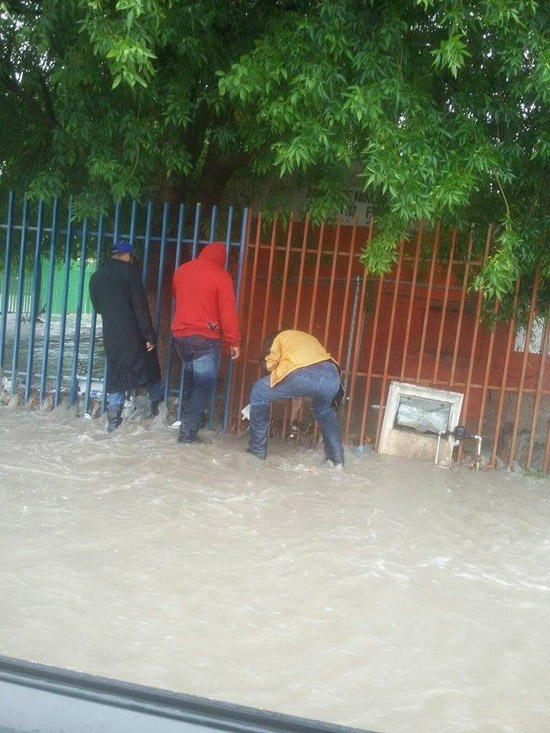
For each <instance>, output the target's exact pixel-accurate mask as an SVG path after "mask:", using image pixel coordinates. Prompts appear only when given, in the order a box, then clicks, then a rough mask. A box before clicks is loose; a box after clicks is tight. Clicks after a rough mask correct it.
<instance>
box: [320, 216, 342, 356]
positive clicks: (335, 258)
mask: <svg viewBox="0 0 550 733" xmlns="http://www.w3.org/2000/svg"><path fill="white" fill-rule="evenodd" d="M341 229H342V217H341V216H340V215H338V220H337V224H336V236H335V238H334V250H333V252H332V267H331V272H330V285H329V291H328V303H327V315H326V318H325V331H324V334H323V346H324V347H325V349H326V348H327V340H328V333H329V328H330V317H331V314H332V301H333V299H334V282H335V278H336V269H337V263H338V251H339V248H340V232H341Z"/></svg>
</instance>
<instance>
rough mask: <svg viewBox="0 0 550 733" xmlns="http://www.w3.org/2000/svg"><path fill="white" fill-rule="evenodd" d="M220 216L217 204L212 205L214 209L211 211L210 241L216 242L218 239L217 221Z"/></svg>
mask: <svg viewBox="0 0 550 733" xmlns="http://www.w3.org/2000/svg"><path fill="white" fill-rule="evenodd" d="M217 218H218V207H217V206H216V204H214V206H212V211H211V213H210V238H209V239H210V242H214V241H215V239H216V223H217Z"/></svg>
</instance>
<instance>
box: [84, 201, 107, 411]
mask: <svg viewBox="0 0 550 733" xmlns="http://www.w3.org/2000/svg"><path fill="white" fill-rule="evenodd" d="M103 227H104V216H103V214H101V215H100V217H99V221H98V223H97V249H96V269H97V268H98V267H99V266H100V264H101V246H102V244H103ZM96 326H97V313H96V310H95V308H93V309H92V322H91V325H90V351H89V352H88V368H87V370H86V394H85V396H84V412H86V413H89V412H90V392H91V388H92V372H93V369H94V354H95V332H96ZM103 391H105V385H104V388H103Z"/></svg>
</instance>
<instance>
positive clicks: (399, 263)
mask: <svg viewBox="0 0 550 733" xmlns="http://www.w3.org/2000/svg"><path fill="white" fill-rule="evenodd" d="M404 249H405V241H404V240H401V246H400V248H399V259H398V260H397V271H396V273H395V286H394V290H393V298H392V304H391V314H390V325H389V328H388V340H387V345H386V356H385V358H384V371H383V372H382V387H381V390H380V409H379V411H378V420H377V421H376V438H375V446H376V448H377V449H378V441H379V439H380V431H381V430H382V418H383V415H384V407H385V404H386V385H387V383H388V370H389V365H390V356H391V350H392V346H393V329H394V326H395V312H396V310H397V296H398V295H399V285H400V280H401V267H402V265H403V253H404ZM435 249H436V247H434V250H435ZM432 278H433V267H432V270H431V274H430V285H431V281H432ZM430 293H431V290H430ZM428 310H429V300H427V301H426V312H428ZM422 349H423V345H422V346H421V351H420V353H421V355H422Z"/></svg>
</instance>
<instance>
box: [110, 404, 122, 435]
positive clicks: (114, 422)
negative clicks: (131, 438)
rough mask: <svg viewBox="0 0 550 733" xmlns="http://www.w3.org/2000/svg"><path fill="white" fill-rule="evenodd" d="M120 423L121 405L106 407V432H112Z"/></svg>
mask: <svg viewBox="0 0 550 733" xmlns="http://www.w3.org/2000/svg"><path fill="white" fill-rule="evenodd" d="M121 423H122V407H111V408H107V432H108V433H112V432H113V430H116V429H117V428H118V427H120V425H121Z"/></svg>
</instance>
